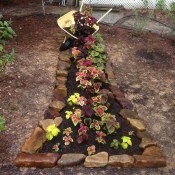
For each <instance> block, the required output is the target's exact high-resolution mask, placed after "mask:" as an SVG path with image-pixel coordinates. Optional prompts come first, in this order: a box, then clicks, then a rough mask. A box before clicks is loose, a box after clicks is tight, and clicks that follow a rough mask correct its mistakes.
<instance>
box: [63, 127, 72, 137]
mask: <svg viewBox="0 0 175 175" xmlns="http://www.w3.org/2000/svg"><path fill="white" fill-rule="evenodd" d="M70 133H72V128H71V127H68V128H66V129H65V130H64V131H63V134H66V135H67V136H69V135H70Z"/></svg>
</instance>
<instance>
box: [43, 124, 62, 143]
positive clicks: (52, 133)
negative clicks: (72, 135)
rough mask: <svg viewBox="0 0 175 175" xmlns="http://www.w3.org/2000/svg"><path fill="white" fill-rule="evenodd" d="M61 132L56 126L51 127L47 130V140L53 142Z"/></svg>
mask: <svg viewBox="0 0 175 175" xmlns="http://www.w3.org/2000/svg"><path fill="white" fill-rule="evenodd" d="M59 132H60V130H59V129H58V128H57V127H56V125H55V124H52V125H49V126H48V127H47V129H46V138H47V140H52V139H53V138H54V137H56V136H57V135H58V133H59Z"/></svg>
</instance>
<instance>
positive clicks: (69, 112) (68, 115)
mask: <svg viewBox="0 0 175 175" xmlns="http://www.w3.org/2000/svg"><path fill="white" fill-rule="evenodd" d="M65 114H66V119H69V118H70V117H71V115H72V114H73V112H72V111H66V112H65Z"/></svg>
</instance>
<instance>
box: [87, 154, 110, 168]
mask: <svg viewBox="0 0 175 175" xmlns="http://www.w3.org/2000/svg"><path fill="white" fill-rule="evenodd" d="M107 163H108V153H107V152H100V153H97V154H94V155H92V156H87V157H86V159H85V162H84V166H85V167H92V168H93V167H104V166H106V165H107Z"/></svg>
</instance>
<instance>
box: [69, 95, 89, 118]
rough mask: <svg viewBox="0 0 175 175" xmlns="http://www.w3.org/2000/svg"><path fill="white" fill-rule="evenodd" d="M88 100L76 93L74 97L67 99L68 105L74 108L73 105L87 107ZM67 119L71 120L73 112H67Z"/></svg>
mask: <svg viewBox="0 0 175 175" xmlns="http://www.w3.org/2000/svg"><path fill="white" fill-rule="evenodd" d="M86 102H87V99H86V98H85V97H83V96H80V94H79V93H74V94H73V95H71V96H70V97H69V98H68V99H67V103H68V104H69V105H70V106H72V105H80V106H84V105H86ZM66 114H67V117H66V118H69V116H70V114H71V112H70V111H67V112H66Z"/></svg>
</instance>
